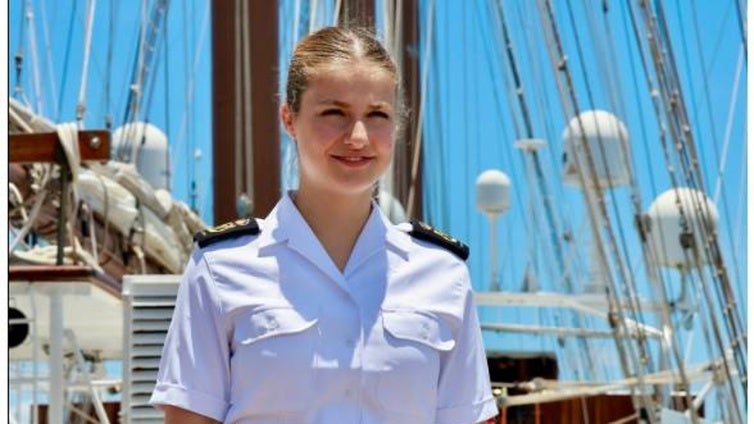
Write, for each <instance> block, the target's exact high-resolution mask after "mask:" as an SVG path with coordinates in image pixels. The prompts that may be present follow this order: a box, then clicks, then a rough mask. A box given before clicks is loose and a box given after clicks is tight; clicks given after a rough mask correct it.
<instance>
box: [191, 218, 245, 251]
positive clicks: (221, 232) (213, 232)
mask: <svg viewBox="0 0 754 424" xmlns="http://www.w3.org/2000/svg"><path fill="white" fill-rule="evenodd" d="M247 234H250V235H256V234H259V225H258V224H257V220H256V219H254V218H244V219H237V220H235V221H231V222H226V223H225V224H222V225H218V226H217V227H213V228H208V229H206V230H204V231H200V232H198V233H196V234H194V241H195V242H196V243H197V244H199V247H207V246H209V245H210V244H213V243H217V242H218V241H222V240H228V239H232V238H235V237H239V236H243V235H247Z"/></svg>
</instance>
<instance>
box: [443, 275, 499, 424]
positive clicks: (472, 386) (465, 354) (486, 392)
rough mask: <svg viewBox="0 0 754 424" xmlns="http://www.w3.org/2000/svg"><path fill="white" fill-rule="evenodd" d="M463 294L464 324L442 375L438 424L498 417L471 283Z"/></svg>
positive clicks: (456, 423)
mask: <svg viewBox="0 0 754 424" xmlns="http://www.w3.org/2000/svg"><path fill="white" fill-rule="evenodd" d="M467 275H468V273H467ZM464 292H465V293H466V295H465V302H464V314H463V322H462V324H461V328H460V330H459V332H458V334H457V336H456V337H457V340H456V345H455V347H454V348H453V349H452V350H451V351H450V352H448V354H447V357H446V358H445V361H444V364H443V369H442V370H441V374H440V380H439V387H438V402H437V411H436V421H435V422H436V424H460V423H478V422H482V421H485V420H486V419H488V418H491V417H494V416H495V415H497V414H498V409H497V403H496V401H495V399H494V397H493V396H492V389H491V387H490V374H489V370H488V369H487V357H486V354H485V350H484V344H483V342H482V334H481V328H480V326H479V318H478V316H477V312H476V306H475V305H474V300H473V295H472V291H471V285H470V282H469V281H468V280H466V281H465V282H464Z"/></svg>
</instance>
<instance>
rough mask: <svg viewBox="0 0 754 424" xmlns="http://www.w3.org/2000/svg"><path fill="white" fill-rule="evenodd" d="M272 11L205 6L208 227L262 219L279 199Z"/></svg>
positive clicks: (232, 4)
mask: <svg viewBox="0 0 754 424" xmlns="http://www.w3.org/2000/svg"><path fill="white" fill-rule="evenodd" d="M277 8H278V5H277V2H267V1H254V0H228V1H225V0H223V1H213V2H212V57H215V58H222V59H221V60H214V61H213V62H212V92H213V98H212V113H213V116H212V125H213V129H212V138H213V142H212V143H213V146H212V149H213V158H212V161H213V162H212V164H213V171H212V173H213V177H214V179H213V181H212V187H213V205H214V221H215V223H220V222H226V221H229V220H232V219H235V218H237V217H238V216H239V215H253V216H265V215H267V213H269V211H270V210H272V208H273V207H274V206H275V203H277V201H278V199H279V197H280V131H279V123H278V108H279V102H278V95H277V94H278V93H277V89H278V74H277V68H278V24H277V22H278V16H277V13H278V11H277ZM237 205H238V207H237Z"/></svg>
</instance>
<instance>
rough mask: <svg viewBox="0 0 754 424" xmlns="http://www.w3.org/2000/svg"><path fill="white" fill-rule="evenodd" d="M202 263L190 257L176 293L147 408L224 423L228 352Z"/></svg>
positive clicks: (199, 256)
mask: <svg viewBox="0 0 754 424" xmlns="http://www.w3.org/2000/svg"><path fill="white" fill-rule="evenodd" d="M220 312H221V311H220V306H219V301H218V297H217V294H216V287H215V286H214V282H213V280H212V276H211V273H210V269H209V265H208V264H207V261H206V258H205V257H204V255H202V254H201V253H200V252H194V253H193V255H192V256H191V259H190V260H189V263H188V265H187V266H186V270H185V271H184V274H183V277H182V279H181V283H180V286H179V288H178V296H177V298H176V305H175V310H174V311H173V319H172V321H171V323H170V327H169V329H168V333H167V337H166V339H165V345H164V347H163V350H162V358H161V359H160V369H159V372H158V374H157V384H156V386H155V389H154V392H152V398H151V400H150V403H151V404H152V405H155V406H156V407H158V408H159V407H160V406H161V405H173V406H177V407H179V408H183V409H186V410H189V411H192V412H195V413H197V414H200V415H204V416H206V417H210V418H213V419H215V420H218V421H223V420H224V417H225V414H226V412H227V410H228V408H229V405H230V348H229V340H228V335H227V334H228V332H227V331H226V330H225V328H224V324H223V320H222V318H221V313H220Z"/></svg>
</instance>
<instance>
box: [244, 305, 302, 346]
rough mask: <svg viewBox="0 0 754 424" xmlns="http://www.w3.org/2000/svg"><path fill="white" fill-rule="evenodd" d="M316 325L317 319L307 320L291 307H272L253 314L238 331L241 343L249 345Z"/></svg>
mask: <svg viewBox="0 0 754 424" xmlns="http://www.w3.org/2000/svg"><path fill="white" fill-rule="evenodd" d="M316 323H317V319H316V318H305V317H303V316H301V314H300V313H299V312H298V311H296V310H295V309H293V308H291V307H272V308H267V309H264V310H262V311H256V312H254V313H252V314H251V315H250V316H248V317H247V318H246V319H244V320H243V322H242V324H240V325H239V328H237V329H236V331H237V334H238V341H239V343H240V344H242V345H248V344H251V343H254V342H257V341H259V340H263V339H267V338H270V337H275V336H281V335H285V334H294V333H300V332H302V331H305V330H307V329H309V328H311V327H312V326H314V324H316Z"/></svg>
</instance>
